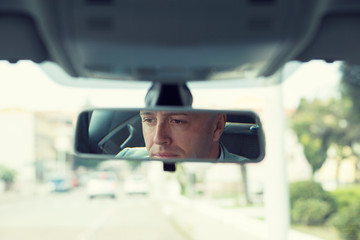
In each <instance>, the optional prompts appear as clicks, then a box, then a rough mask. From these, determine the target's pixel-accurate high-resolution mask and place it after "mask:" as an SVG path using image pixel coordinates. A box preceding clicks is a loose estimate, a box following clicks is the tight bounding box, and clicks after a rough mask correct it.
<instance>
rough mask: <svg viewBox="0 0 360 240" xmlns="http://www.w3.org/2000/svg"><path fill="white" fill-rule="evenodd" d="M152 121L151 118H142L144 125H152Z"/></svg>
mask: <svg viewBox="0 0 360 240" xmlns="http://www.w3.org/2000/svg"><path fill="white" fill-rule="evenodd" d="M153 121H154V119H152V118H143V122H145V123H149V124H150V123H152V122H153Z"/></svg>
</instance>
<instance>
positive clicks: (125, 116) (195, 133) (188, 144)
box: [75, 109, 264, 163]
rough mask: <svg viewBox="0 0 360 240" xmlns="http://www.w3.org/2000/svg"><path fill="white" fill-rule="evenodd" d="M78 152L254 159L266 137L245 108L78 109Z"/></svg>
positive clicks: (137, 156)
mask: <svg viewBox="0 0 360 240" xmlns="http://www.w3.org/2000/svg"><path fill="white" fill-rule="evenodd" d="M75 145H76V146H75V148H76V151H77V152H78V153H91V154H107V155H111V156H113V157H114V158H118V159H140V160H146V159H152V160H161V161H162V160H174V161H183V160H192V161H194V160H195V161H197V160H199V161H217V162H237V163H238V162H258V161H260V160H262V158H263V156H264V137H263V132H262V129H261V123H260V120H259V118H258V116H257V115H256V114H255V113H253V112H247V111H230V112H219V111H206V110H184V109H181V110H179V109H166V110H164V109H161V110H158V109H132V110H126V109H125V110H124V109H123V110H113V109H112V110H104V109H99V110H91V111H85V112H83V113H81V114H80V116H79V119H78V125H77V131H76V143H75Z"/></svg>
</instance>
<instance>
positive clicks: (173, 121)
mask: <svg viewBox="0 0 360 240" xmlns="http://www.w3.org/2000/svg"><path fill="white" fill-rule="evenodd" d="M171 122H172V123H175V124H186V123H187V122H186V121H185V120H181V119H171Z"/></svg>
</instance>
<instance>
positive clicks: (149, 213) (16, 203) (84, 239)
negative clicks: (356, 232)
mask: <svg viewBox="0 0 360 240" xmlns="http://www.w3.org/2000/svg"><path fill="white" fill-rule="evenodd" d="M219 238H222V239H227V240H230V239H247V240H257V239H258V238H254V237H252V236H250V235H249V234H245V233H243V232H240V231H239V230H238V229H236V228H234V227H232V226H229V225H228V224H226V223H224V222H219V220H217V219H214V218H211V216H209V215H207V214H200V213H199V212H197V211H194V210H192V208H189V207H186V206H181V204H180V205H179V204H176V203H174V202H170V201H167V200H165V199H162V198H154V197H152V196H136V195H135V196H127V195H125V194H122V195H120V196H119V197H118V198H117V199H110V198H95V199H92V200H90V199H88V198H87V196H86V194H85V192H84V191H83V190H75V191H71V192H68V193H56V194H54V193H53V194H50V193H43V194H40V195H38V196H31V195H28V196H21V195H20V196H17V195H13V196H8V197H2V198H1V197H0V239H1V240H17V239H19V240H20V239H21V240H23V239H27V240H35V239H36V240H37V239H51V240H57V239H59V240H60V239H61V240H64V239H67V240H69V239H73V240H97V239H102V240H111V239H125V240H142V239H144V240H145V239H146V240H162V239H163V240H169V239H171V240H201V239H203V240H204V239H206V240H213V239H214V240H215V239H219Z"/></svg>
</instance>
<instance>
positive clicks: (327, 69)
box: [0, 61, 341, 111]
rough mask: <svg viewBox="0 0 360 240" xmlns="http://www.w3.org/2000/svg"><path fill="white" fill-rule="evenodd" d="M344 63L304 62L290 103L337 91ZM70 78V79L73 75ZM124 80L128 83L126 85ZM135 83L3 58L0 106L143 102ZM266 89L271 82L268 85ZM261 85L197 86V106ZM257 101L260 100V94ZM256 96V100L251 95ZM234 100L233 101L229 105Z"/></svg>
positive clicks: (253, 91)
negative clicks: (81, 83) (80, 79)
mask: <svg viewBox="0 0 360 240" xmlns="http://www.w3.org/2000/svg"><path fill="white" fill-rule="evenodd" d="M338 68H339V63H334V64H327V63H324V62H322V61H312V62H309V63H306V64H302V65H301V66H300V67H298V68H297V70H296V71H295V72H294V73H293V74H292V75H291V76H290V77H288V78H287V79H286V80H285V81H284V83H283V84H282V90H283V91H282V92H283V100H284V107H285V108H296V106H297V104H298V102H299V99H300V98H301V97H306V98H310V99H311V98H326V97H330V96H332V95H336V89H337V84H338V82H339V79H340V77H341V74H340V72H339V69H338ZM70 81H71V80H70ZM124 86H125V85H124ZM131 86H132V85H131V83H130V84H129V83H127V85H126V86H125V87H124V88H123V89H122V88H111V89H96V88H85V89H83V88H79V87H68V86H63V85H60V84H59V83H57V81H54V80H53V79H51V78H50V77H49V75H47V74H46V73H45V72H44V71H43V70H42V69H40V68H39V66H38V65H36V64H34V63H32V62H29V61H22V62H20V63H17V64H10V63H8V62H6V61H0V109H4V108H12V107H16V108H22V109H28V110H40V111H43V110H45V111H46V110H72V111H76V110H79V109H81V108H82V107H83V106H84V105H85V104H91V105H95V106H98V107H101V106H104V107H143V106H144V100H143V99H144V97H145V94H146V91H147V87H148V86H150V85H146V84H145V85H144V86H145V87H143V88H141V87H139V86H138V85H137V86H136V87H135V86H134V88H132V87H131ZM265 90H266V88H265ZM265 90H264V89H259V88H246V89H234V88H229V89H226V88H222V89H221V91H219V90H218V89H217V88H215V89H212V88H206V89H194V91H193V95H194V103H195V105H196V106H200V107H201V106H205V107H206V106H215V105H216V106H218V107H223V106H233V105H236V104H238V103H239V102H240V100H239V98H243V99H249V102H250V101H252V99H253V98H254V97H258V96H260V98H261V95H262V94H264V91H265ZM255 101H256V100H255ZM252 102H253V101H252ZM229 103H230V105H229Z"/></svg>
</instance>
